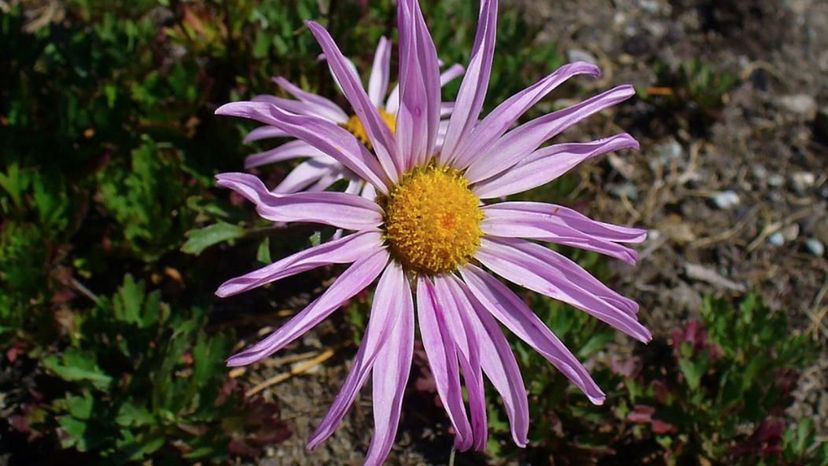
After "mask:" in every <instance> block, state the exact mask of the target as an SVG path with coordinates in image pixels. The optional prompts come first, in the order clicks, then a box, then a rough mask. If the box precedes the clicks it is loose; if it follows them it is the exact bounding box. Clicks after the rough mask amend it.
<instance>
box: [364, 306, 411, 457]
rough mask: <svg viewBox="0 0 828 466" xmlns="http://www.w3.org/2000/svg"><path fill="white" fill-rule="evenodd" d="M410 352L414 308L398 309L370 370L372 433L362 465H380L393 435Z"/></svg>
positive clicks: (397, 424)
mask: <svg viewBox="0 0 828 466" xmlns="http://www.w3.org/2000/svg"><path fill="white" fill-rule="evenodd" d="M413 353H414V312H413V311H412V309H410V308H409V309H400V316H399V319H398V320H397V323H396V325H394V329H393V330H392V331H391V334H390V335H389V336H388V344H386V345H384V346H382V348H380V350H379V353H378V354H377V358H376V361H375V362H374V369H373V371H372V373H373V377H372V385H373V398H374V400H373V404H374V436H373V438H372V439H371V445H370V446H369V447H368V454H367V455H366V457H365V464H366V465H377V466H379V465H381V464H382V463H383V462H384V461H385V458H386V457H387V456H388V452H389V451H391V446H392V445H393V444H394V437H396V435H397V428H398V427H399V423H400V411H401V410H402V400H403V394H404V392H405V385H406V383H407V382H408V376H409V374H410V372H411V357H412V355H413Z"/></svg>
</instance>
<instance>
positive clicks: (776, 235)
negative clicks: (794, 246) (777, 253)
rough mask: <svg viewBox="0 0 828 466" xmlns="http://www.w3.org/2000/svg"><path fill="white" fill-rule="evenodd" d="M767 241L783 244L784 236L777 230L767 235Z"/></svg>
mask: <svg viewBox="0 0 828 466" xmlns="http://www.w3.org/2000/svg"><path fill="white" fill-rule="evenodd" d="M768 242H769V243H770V244H772V245H774V246H782V245H783V244H785V237H784V236H783V235H782V233H781V232H778V231H777V232H776V233H774V234H772V235H770V236H768Z"/></svg>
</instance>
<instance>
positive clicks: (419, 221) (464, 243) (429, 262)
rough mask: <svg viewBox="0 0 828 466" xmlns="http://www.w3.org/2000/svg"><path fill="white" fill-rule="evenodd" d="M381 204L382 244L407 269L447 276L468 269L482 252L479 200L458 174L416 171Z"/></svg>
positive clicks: (434, 168) (434, 169) (440, 169)
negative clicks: (383, 240) (446, 274)
mask: <svg viewBox="0 0 828 466" xmlns="http://www.w3.org/2000/svg"><path fill="white" fill-rule="evenodd" d="M379 201H380V205H381V206H382V207H383V209H384V211H385V222H384V228H385V239H386V243H387V244H388V247H389V250H390V251H391V254H392V255H393V256H394V258H395V259H396V260H397V261H399V262H400V263H401V264H402V265H403V266H404V267H405V268H406V269H408V270H411V271H414V272H416V273H420V274H425V275H437V274H443V273H449V272H452V271H454V270H457V268H458V267H460V266H462V265H464V264H466V263H467V262H468V261H469V260H470V259H471V258H472V257H473V256H474V254H475V252H477V249H478V248H479V247H480V239H481V237H482V236H483V231H482V230H481V226H480V225H481V222H482V221H483V211H482V210H481V208H480V200H479V199H478V197H477V196H476V195H475V194H474V193H473V192H472V191H471V189H469V182H468V180H467V179H466V178H465V177H464V176H463V174H462V173H461V172H460V171H459V170H457V169H454V168H450V167H439V166H433V165H429V166H426V167H419V168H415V169H413V170H411V171H409V172H408V173H406V174H405V175H403V177H402V178H401V180H400V182H399V183H398V184H397V185H396V186H394V187H393V188H392V189H391V191H390V192H389V194H388V196H386V197H384V198H382V199H380V200H379Z"/></svg>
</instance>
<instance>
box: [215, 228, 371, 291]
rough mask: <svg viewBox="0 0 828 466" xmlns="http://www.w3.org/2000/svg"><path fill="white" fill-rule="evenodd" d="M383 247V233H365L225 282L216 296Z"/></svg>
mask: <svg viewBox="0 0 828 466" xmlns="http://www.w3.org/2000/svg"><path fill="white" fill-rule="evenodd" d="M381 248H382V233H380V232H379V231H366V232H359V233H354V234H351V235H348V236H346V237H344V238H342V239H339V240H335V241H328V242H327V243H322V244H320V245H318V246H314V247H311V248H308V249H305V250H304V251H301V252H297V253H296V254H294V255H292V256H288V257H285V258H284V259H281V260H279V261H276V262H274V263H272V264H270V265H268V266H265V267H262V268H260V269H257V270H254V271H253V272H250V273H247V274H245V275H242V276H241V277H236V278H232V279H230V280H227V281H226V282H224V283H222V285H221V286H219V288H218V290H216V296H218V297H221V298H225V297H227V296H232V295H234V294H239V293H242V292H244V291H248V290H252V289H253V288H257V287H260V286H262V285H266V284H268V283H273V282H275V281H277V280H281V279H283V278H287V277H290V276H293V275H296V274H298V273H302V272H306V271H308V270H312V269H315V268H318V267H322V266H325V265H330V264H350V263H351V262H355V261H357V260H358V259H360V258H362V257H365V256H366V255H368V254H370V253H371V252H373V251H375V250H378V249H381Z"/></svg>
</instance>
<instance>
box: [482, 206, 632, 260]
mask: <svg viewBox="0 0 828 466" xmlns="http://www.w3.org/2000/svg"><path fill="white" fill-rule="evenodd" d="M521 207H523V208H521ZM483 211H484V212H485V217H484V219H483V224H482V228H483V232H484V233H485V234H486V235H488V236H499V237H501V238H527V239H534V240H539V241H550V242H553V243H556V244H563V245H565V246H571V247H575V248H581V249H585V250H587V251H595V252H598V253H601V254H606V255H608V256H611V257H615V258H618V259H620V260H622V261H624V262H626V263H628V264H635V262H636V260H638V253H637V252H636V251H635V250H633V249H630V248H628V247H625V246H621V245H618V244H616V243H614V242H612V241H608V240H606V239H604V238H602V237H595V236H591V235H588V234H586V233H583V232H582V231H580V230H577V229H575V228H573V227H571V226H569V225H567V224H566V223H565V221H563V222H562V221H560V219H559V218H557V217H556V215H555V206H554V205H551V204H541V203H530V202H526V203H512V202H504V203H502V204H493V205H489V206H486V207H484V208H483Z"/></svg>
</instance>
